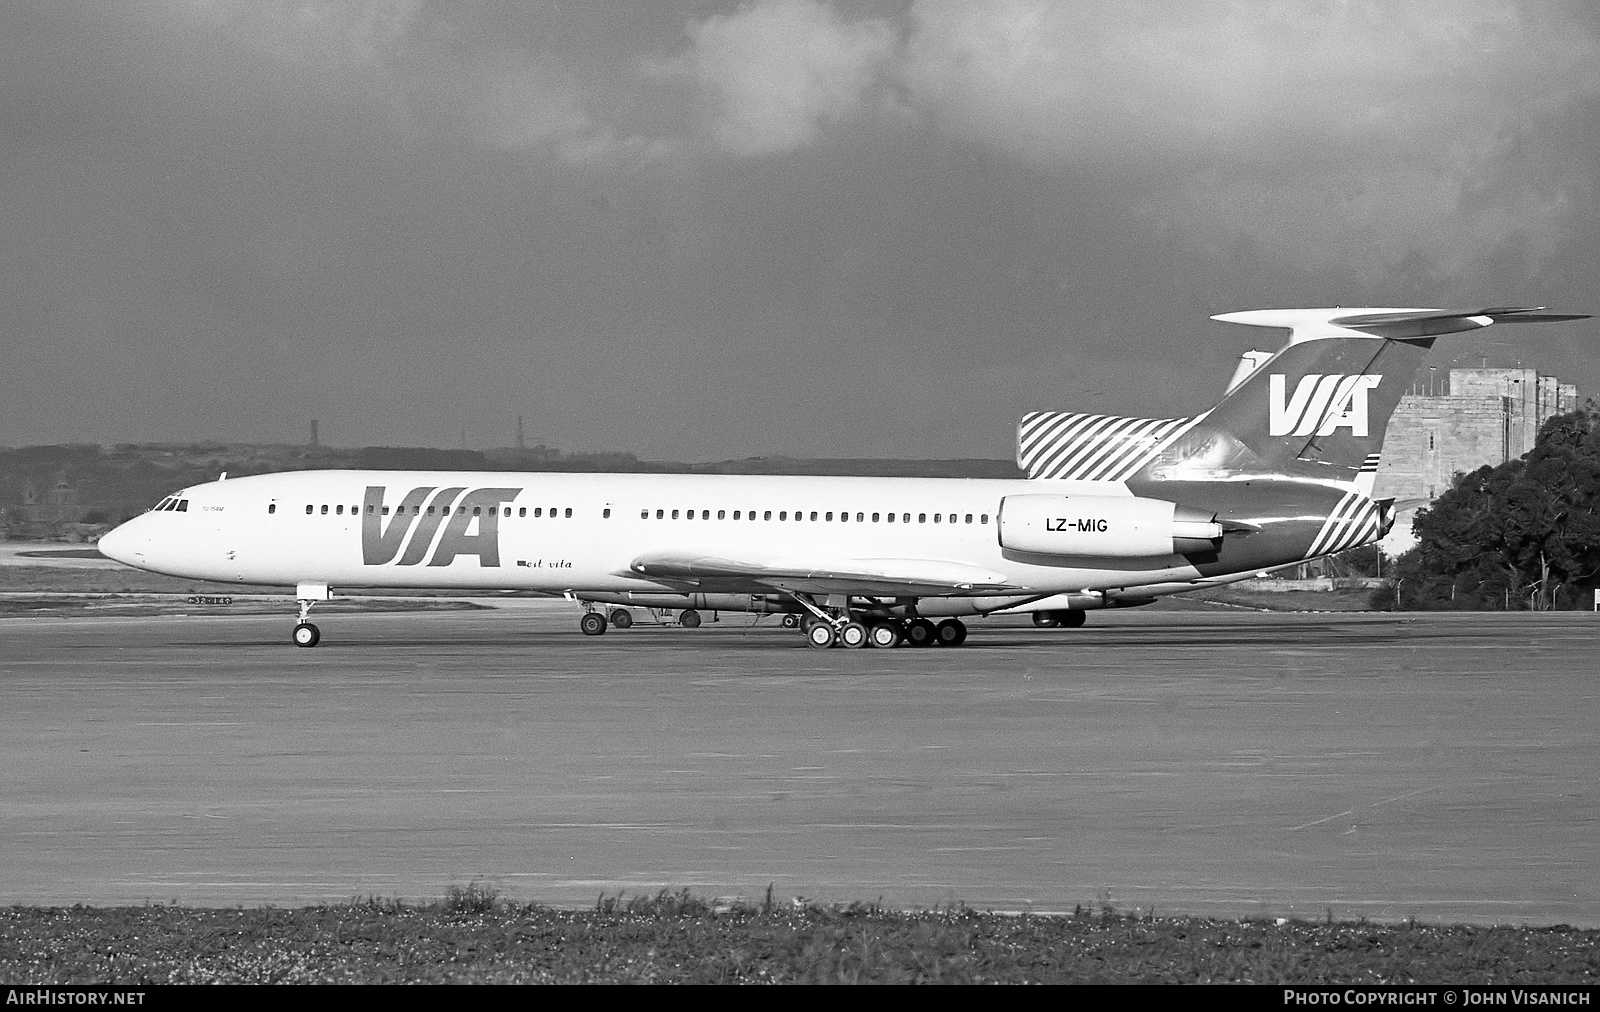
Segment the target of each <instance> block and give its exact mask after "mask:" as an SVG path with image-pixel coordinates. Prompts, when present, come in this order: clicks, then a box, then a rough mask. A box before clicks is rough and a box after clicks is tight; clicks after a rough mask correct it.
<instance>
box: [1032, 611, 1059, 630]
mask: <svg viewBox="0 0 1600 1012" xmlns="http://www.w3.org/2000/svg"><path fill="white" fill-rule="evenodd" d="M1033 624H1034V625H1036V626H1038V627H1039V628H1040V629H1054V628H1055V627H1056V626H1058V625H1060V624H1061V616H1060V614H1059V613H1057V612H1053V611H1036V612H1034V613H1033Z"/></svg>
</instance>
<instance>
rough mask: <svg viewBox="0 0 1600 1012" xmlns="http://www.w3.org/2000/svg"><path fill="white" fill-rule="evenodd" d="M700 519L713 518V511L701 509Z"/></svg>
mask: <svg viewBox="0 0 1600 1012" xmlns="http://www.w3.org/2000/svg"><path fill="white" fill-rule="evenodd" d="M700 519H701V520H710V519H711V511H710V510H701V511H700Z"/></svg>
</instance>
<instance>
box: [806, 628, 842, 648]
mask: <svg viewBox="0 0 1600 1012" xmlns="http://www.w3.org/2000/svg"><path fill="white" fill-rule="evenodd" d="M838 640H839V637H838V636H836V635H834V632H833V626H831V625H829V624H828V623H826V622H816V623H813V624H812V625H811V627H810V628H808V629H807V630H806V646H808V647H816V648H817V649H818V650H826V649H828V648H829V647H831V646H833V645H834V644H835V643H837V642H838Z"/></svg>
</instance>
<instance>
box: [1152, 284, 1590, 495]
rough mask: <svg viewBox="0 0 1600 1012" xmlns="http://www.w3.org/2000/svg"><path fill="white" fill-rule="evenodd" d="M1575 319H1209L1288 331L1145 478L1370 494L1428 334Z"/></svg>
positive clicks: (1493, 313) (1284, 315)
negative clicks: (1323, 485)
mask: <svg viewBox="0 0 1600 1012" xmlns="http://www.w3.org/2000/svg"><path fill="white" fill-rule="evenodd" d="M1582 318H1583V317H1581V316H1570V315H1558V314H1553V313H1544V312H1541V310H1540V309H1536V308H1535V309H1512V308H1500V309H1481V310H1470V311H1466V312H1450V311H1446V310H1438V309H1284V310H1256V311H1252V312H1244V313H1225V314H1223V315H1221V316H1216V317H1213V319H1216V320H1220V321H1222V322H1225V323H1240V324H1244V325H1246V326H1252V327H1272V328H1279V329H1286V330H1288V331H1289V341H1288V343H1287V344H1285V345H1284V346H1283V347H1282V348H1281V349H1280V350H1279V351H1278V353H1277V354H1275V355H1273V356H1272V357H1271V358H1269V359H1267V360H1266V361H1265V362H1262V363H1261V364H1260V365H1258V366H1256V368H1254V369H1253V370H1247V369H1246V368H1245V367H1241V370H1240V372H1241V373H1244V375H1241V376H1236V377H1235V381H1234V383H1233V384H1232V385H1231V386H1230V387H1229V389H1228V392H1227V393H1226V394H1224V395H1223V398H1222V400H1221V401H1220V402H1218V404H1217V406H1216V407H1214V408H1212V409H1211V410H1210V411H1208V412H1206V414H1205V415H1203V416H1201V418H1199V419H1197V420H1196V424H1195V425H1194V426H1193V427H1192V429H1190V430H1189V431H1188V432H1186V433H1185V434H1184V436H1183V438H1180V439H1178V440H1174V442H1173V444H1172V445H1171V446H1170V447H1169V449H1168V452H1167V453H1165V454H1162V455H1161V457H1163V458H1165V459H1164V460H1161V459H1158V460H1153V461H1152V462H1151V466H1150V477H1152V478H1173V477H1210V476H1213V475H1214V476H1216V477H1222V476H1224V475H1226V476H1230V477H1231V476H1238V475H1256V474H1259V475H1262V476H1268V475H1278V476H1286V477H1297V478H1310V479H1313V480H1320V481H1326V482H1336V483H1339V484H1346V485H1349V486H1353V487H1355V488H1358V489H1360V490H1361V491H1362V492H1363V493H1365V494H1370V493H1371V489H1372V478H1373V476H1374V473H1375V472H1376V470H1377V462H1378V458H1379V455H1380V454H1381V452H1382V450H1383V438H1384V432H1385V430H1386V429H1387V428H1388V425H1389V416H1390V415H1392V414H1393V413H1394V409H1395V406H1396V405H1398V404H1399V403H1400V398H1401V396H1402V395H1403V394H1404V393H1405V392H1406V390H1407V389H1408V388H1409V387H1410V386H1411V382H1412V380H1413V378H1414V377H1415V375H1416V373H1417V370H1418V367H1419V366H1420V365H1421V364H1422V360H1423V357H1424V356H1425V355H1426V354H1427V352H1428V349H1429V348H1431V347H1432V346H1433V342H1434V341H1435V340H1436V339H1437V338H1438V337H1439V336H1440V335H1443V334H1452V333H1458V332H1462V331H1471V330H1478V329H1481V328H1483V327H1487V326H1490V325H1492V324H1495V323H1537V322H1555V321H1560V320H1573V319H1582ZM1207 471H1210V472H1213V474H1205V473H1204V472H1207ZM1186 472H1190V473H1186ZM1216 472H1222V473H1220V474H1219V473H1216Z"/></svg>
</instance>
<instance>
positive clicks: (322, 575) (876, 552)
mask: <svg viewBox="0 0 1600 1012" xmlns="http://www.w3.org/2000/svg"><path fill="white" fill-rule="evenodd" d="M378 489H381V490H382V491H381V492H378V491H376V490H378ZM1041 490H1048V491H1050V492H1053V493H1064V494H1074V493H1076V494H1085V495H1095V496H1128V495H1129V494H1130V493H1129V492H1128V489H1127V488H1126V486H1124V485H1122V484H1120V483H1106V482H1095V483H1087V482H1063V481H1050V482H1036V481H1027V480H1013V481H1008V480H989V479H949V478H850V477H789V476H764V475H661V474H561V473H543V472H534V473H528V472H453V471H444V472H440V471H427V472H425V471H299V472H287V473H281V474H271V475H258V476H253V477H244V478H233V479H227V480H223V481H216V482H210V483H207V484H204V485H197V486H193V487H191V488H189V489H187V490H185V491H184V492H182V493H178V496H179V497H180V498H181V499H182V500H184V501H186V503H187V505H186V508H185V509H184V510H183V511H182V512H179V511H177V510H163V511H151V512H149V513H146V514H144V515H143V516H140V517H137V518H135V519H133V520H131V521H129V522H128V523H127V524H124V525H123V526H122V527H119V528H118V529H117V530H115V531H113V532H111V533H110V534H108V535H107V536H106V537H105V538H104V539H102V541H101V550H102V551H103V552H105V553H106V554H107V555H109V556H111V557H113V558H117V559H119V560H121V561H124V562H127V563H128V564H130V565H134V566H138V567H140V568H143V569H149V570H153V571H156V572H162V573H169V574H173V575H178V576H185V577H191V578H198V579H206V580H216V581H222V582H229V583H241V584H265V585H294V584H304V583H310V582H320V583H326V584H328V585H330V586H334V587H343V588H359V587H397V588H404V587H411V588H435V587H436V588H460V589H470V588H480V589H484V590H534V591H545V592H552V593H565V592H582V591H594V592H629V591H633V592H649V591H665V592H681V591H683V590H684V589H685V586H684V584H683V583H682V582H657V581H655V580H652V579H651V578H649V577H648V576H647V575H644V574H641V573H639V572H635V571H634V570H633V569H632V568H631V567H632V564H633V563H634V561H635V560H636V559H638V558H639V557H641V556H643V555H647V554H650V553H662V552H676V553H681V554H690V555H693V554H700V555H711V556H717V557H723V558H734V559H744V558H750V559H767V558H794V559H804V560H818V559H822V560H860V559H870V560H875V561H878V562H882V561H883V560H901V559H903V560H908V561H914V562H917V563H955V564H961V565H966V566H973V567H979V568H981V569H984V570H987V571H991V572H995V573H1000V574H1004V575H1005V576H1006V578H1007V583H1008V584H1010V585H1011V586H1012V587H1014V588H1026V592H1027V593H1026V595H1019V593H1018V592H1017V591H1016V590H1012V591H1011V592H1010V593H1009V594H1007V595H1006V596H1007V597H1009V598H1011V599H1013V600H1015V599H1016V598H1017V597H1018V596H1028V597H1036V596H1039V595H1046V594H1060V593H1077V592H1082V591H1085V590H1089V591H1113V592H1115V591H1117V590H1119V589H1121V588H1134V587H1139V588H1147V589H1145V590H1144V591H1143V592H1146V593H1148V592H1151V590H1154V592H1156V593H1161V592H1168V591H1171V590H1179V589H1189V588H1192V587H1194V586H1196V585H1203V584H1205V583H1210V582H1214V581H1212V580H1202V579H1201V577H1200V574H1199V573H1198V572H1197V571H1196V570H1195V569H1194V568H1193V567H1192V566H1191V565H1189V564H1188V563H1187V562H1186V561H1185V560H1184V559H1183V558H1182V557H1181V556H1177V555H1173V556H1168V557H1161V558H1150V559H1137V560H1128V559H1083V558H1073V559H1071V560H1070V561H1069V560H1065V559H1064V560H1062V561H1061V563H1060V564H1049V560H1046V561H1045V562H1043V563H1041V562H1040V561H1039V560H1037V559H1032V558H1030V559H1029V560H1028V561H1018V560H1017V559H1016V558H1015V557H1014V556H1013V555H1012V554H1011V553H1006V552H1003V551H1002V549H1001V547H1000V545H999V543H998V538H997V535H996V531H997V523H998V513H999V509H1000V502H1001V499H1002V498H1003V497H1005V496H1007V495H1015V494H1021V493H1029V492H1038V491H1041ZM445 493H448V497H446V495H445ZM475 493H478V498H477V499H476V500H474V499H472V496H473V495H474V494H475ZM436 497H438V499H437V501H439V502H456V503H465V502H469V501H475V502H480V503H488V505H478V506H471V507H465V508H466V509H468V510H469V512H468V513H466V514H456V513H454V512H450V513H449V514H448V515H438V514H430V513H429V512H428V510H429V509H430V506H431V504H432V503H434V502H435V501H436ZM408 500H409V501H410V503H411V506H410V507H409V508H408V509H407V511H406V515H404V516H402V515H401V508H402V504H403V503H405V502H406V501H408ZM462 508H463V507H461V506H456V507H455V509H458V510H459V509H462ZM449 509H450V507H448V506H443V507H440V511H441V514H443V513H445V512H446V511H447V510H449ZM474 509H476V510H479V511H480V512H479V513H478V514H473V513H471V512H470V510H474ZM487 510H494V511H495V514H496V515H495V516H494V517H492V518H490V517H488V516H486V515H484V512H483V511H487ZM691 515H692V519H690V517H691ZM891 515H892V516H893V520H892V521H891V520H890V517H891ZM397 524H398V525H401V526H399V527H396V526H395V525H397ZM375 537H376V538H382V539H383V540H382V543H381V544H379V543H378V542H377V541H375ZM364 542H365V543H364ZM491 542H492V544H491ZM1152 585H1154V586H1153V587H1152ZM749 589H750V590H762V589H764V588H763V587H762V586H761V585H759V584H758V583H752V585H751V587H750V588H749ZM952 596H954V595H952ZM995 604H997V605H998V604H999V602H998V601H996V602H995ZM981 610H990V609H988V608H984V609H981Z"/></svg>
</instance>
